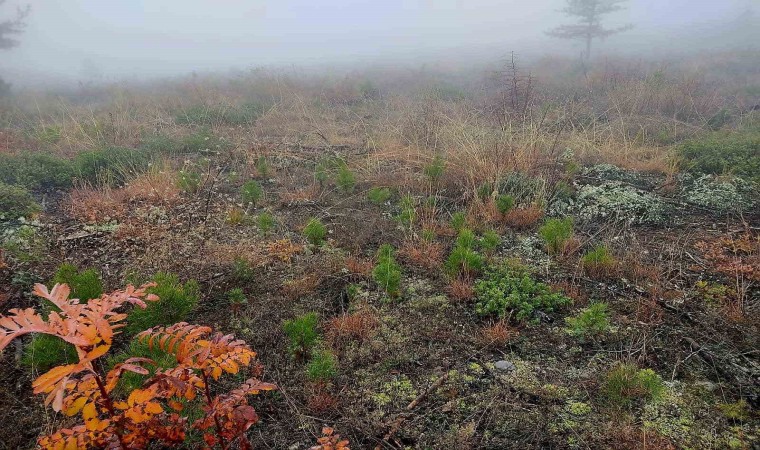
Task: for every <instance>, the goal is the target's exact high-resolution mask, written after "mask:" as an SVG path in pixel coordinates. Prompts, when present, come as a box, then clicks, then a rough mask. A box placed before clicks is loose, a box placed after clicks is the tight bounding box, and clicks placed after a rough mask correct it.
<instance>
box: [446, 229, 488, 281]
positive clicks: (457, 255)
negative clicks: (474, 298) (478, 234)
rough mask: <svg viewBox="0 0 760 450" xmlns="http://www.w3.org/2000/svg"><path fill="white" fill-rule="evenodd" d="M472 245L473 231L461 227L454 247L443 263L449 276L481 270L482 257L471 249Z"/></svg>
mask: <svg viewBox="0 0 760 450" xmlns="http://www.w3.org/2000/svg"><path fill="white" fill-rule="evenodd" d="M474 245H475V233H473V232H472V231H471V230H469V229H467V228H462V229H461V230H460V231H459V235H458V236H457V240H456V243H455V244H454V249H453V250H452V251H451V254H450V255H449V257H448V259H447V260H446V263H445V268H446V272H447V273H448V274H449V275H450V276H456V275H457V274H462V275H466V276H470V275H475V274H478V273H480V272H481V271H482V270H483V264H484V263H483V257H482V256H481V255H480V254H479V253H477V252H476V251H475V250H473V246H474Z"/></svg>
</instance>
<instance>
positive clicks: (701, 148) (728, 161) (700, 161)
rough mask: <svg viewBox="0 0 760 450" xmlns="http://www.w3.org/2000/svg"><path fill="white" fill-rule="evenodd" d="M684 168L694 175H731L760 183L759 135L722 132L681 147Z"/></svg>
mask: <svg viewBox="0 0 760 450" xmlns="http://www.w3.org/2000/svg"><path fill="white" fill-rule="evenodd" d="M679 155H680V156H681V168H682V169H684V170H688V171H690V172H694V173H704V174H712V175H725V174H732V175H736V176H739V177H742V178H745V179H747V180H753V181H755V182H757V183H760V133H758V132H751V131H750V132H723V133H713V134H710V135H708V136H706V137H700V138H699V139H695V140H691V141H689V142H686V143H684V144H682V145H681V147H680V148H679Z"/></svg>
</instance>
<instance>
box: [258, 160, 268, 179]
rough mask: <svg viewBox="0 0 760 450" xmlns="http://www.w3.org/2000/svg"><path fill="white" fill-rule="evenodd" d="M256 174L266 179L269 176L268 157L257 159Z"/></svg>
mask: <svg viewBox="0 0 760 450" xmlns="http://www.w3.org/2000/svg"><path fill="white" fill-rule="evenodd" d="M256 172H257V173H258V174H259V176H260V177H263V178H266V177H267V176H268V175H269V162H267V157H266V156H264V155H260V156H259V157H258V158H257V159H256Z"/></svg>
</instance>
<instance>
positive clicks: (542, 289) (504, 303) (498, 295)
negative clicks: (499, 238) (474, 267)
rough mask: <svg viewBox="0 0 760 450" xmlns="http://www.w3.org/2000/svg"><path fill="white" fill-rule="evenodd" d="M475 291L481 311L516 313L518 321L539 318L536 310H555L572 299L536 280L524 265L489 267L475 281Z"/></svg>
mask: <svg viewBox="0 0 760 450" xmlns="http://www.w3.org/2000/svg"><path fill="white" fill-rule="evenodd" d="M475 294H476V296H477V304H476V311H477V312H478V314H481V315H493V314H495V315H498V316H499V317H500V318H508V317H514V318H515V319H516V320H518V321H538V319H539V318H538V317H537V316H536V312H538V311H541V312H552V311H554V310H555V309H557V308H559V307H562V306H565V305H569V304H570V303H572V300H571V299H570V298H568V297H565V296H564V295H562V294H560V293H557V292H552V290H551V289H550V288H549V286H547V285H546V284H544V283H541V282H538V281H536V280H534V279H533V278H532V277H531V276H530V274H528V273H527V272H526V271H525V270H524V269H520V268H515V267H509V266H499V267H491V268H490V269H488V270H487V271H486V275H485V276H484V277H483V278H482V279H480V280H478V281H477V282H476V283H475Z"/></svg>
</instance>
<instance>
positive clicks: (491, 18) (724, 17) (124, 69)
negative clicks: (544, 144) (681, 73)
mask: <svg viewBox="0 0 760 450" xmlns="http://www.w3.org/2000/svg"><path fill="white" fill-rule="evenodd" d="M22 1H23V0H8V3H7V4H6V5H4V6H3V8H2V10H0V17H3V16H5V17H7V16H8V15H9V14H10V13H12V11H13V7H14V3H15V4H19V2H22ZM30 1H31V4H32V14H31V16H30V18H29V26H28V28H27V32H26V34H25V35H24V36H22V41H23V42H22V45H21V46H20V47H19V48H17V49H14V50H12V51H5V52H2V53H0V58H2V59H0V71H5V72H7V71H8V70H11V71H16V72H18V71H27V72H28V71H35V72H38V73H44V74H47V75H48V76H55V75H64V74H65V75H68V76H70V77H80V78H81V77H85V76H91V75H97V74H98V73H102V74H104V75H106V76H115V75H123V76H128V75H134V74H139V75H171V74H182V73H187V72H189V71H192V70H227V69H229V68H232V67H237V68H249V67H255V66H261V65H277V64H299V65H308V64H315V63H320V64H325V63H350V62H357V63H366V62H378V61H382V60H388V58H399V60H407V61H408V60H411V61H414V60H415V58H420V57H421V56H423V55H436V57H437V58H445V57H446V55H447V52H450V54H451V55H455V54H456V55H467V54H468V52H473V53H476V52H479V51H484V50H488V51H494V50H495V49H498V51H500V52H501V53H502V54H505V53H507V52H509V51H512V50H514V51H517V52H524V53H531V52H532V53H558V52H564V53H568V54H569V55H571V56H572V55H575V54H577V52H579V51H580V46H579V45H575V44H570V43H567V42H564V41H559V40H555V39H551V38H548V37H547V36H546V35H545V34H544V32H545V31H546V30H547V29H548V28H551V27H553V26H556V25H559V24H561V23H563V22H566V21H567V20H566V19H565V18H563V16H562V14H560V13H559V12H557V10H558V9H559V8H561V7H562V6H563V4H564V1H563V0H501V1H498V0H353V1H349V0H26V2H25V3H29V2H30ZM756 3H760V0H631V1H630V2H629V5H628V9H627V10H625V11H622V12H618V13H615V14H614V15H611V16H610V17H609V22H610V24H611V25H615V24H625V23H628V22H630V23H634V24H636V28H635V29H634V30H632V31H631V32H628V33H626V36H625V37H623V36H620V37H613V38H610V39H609V40H608V41H607V42H606V43H605V44H604V45H605V46H606V47H610V46H615V45H619V46H620V45H621V44H622V43H623V42H625V43H626V45H622V46H623V47H631V46H633V47H635V44H636V43H637V42H638V43H642V42H643V40H644V39H654V38H655V37H659V38H660V39H661V41H662V37H663V36H666V35H667V33H669V32H672V30H680V32H682V33H683V32H685V33H686V35H687V36H688V35H689V34H690V33H691V34H694V35H699V34H700V33H702V32H703V31H705V30H708V29H710V28H711V27H714V26H715V24H717V23H726V22H729V21H732V20H737V18H738V17H739V15H740V13H741V11H743V10H745V9H746V8H747V7H748V6H749V5H751V4H756ZM626 39H627V41H624V40H626ZM758 40H760V38H759V39H758ZM665 42H666V41H665ZM628 44H631V45H628ZM604 48H605V47H602V49H604ZM496 56H500V55H496Z"/></svg>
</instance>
